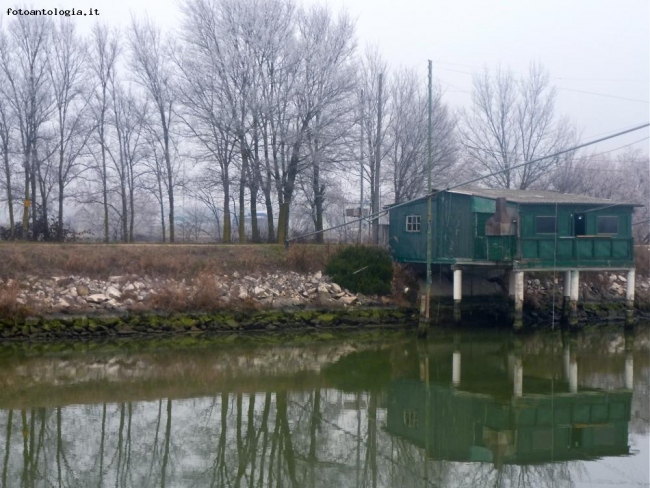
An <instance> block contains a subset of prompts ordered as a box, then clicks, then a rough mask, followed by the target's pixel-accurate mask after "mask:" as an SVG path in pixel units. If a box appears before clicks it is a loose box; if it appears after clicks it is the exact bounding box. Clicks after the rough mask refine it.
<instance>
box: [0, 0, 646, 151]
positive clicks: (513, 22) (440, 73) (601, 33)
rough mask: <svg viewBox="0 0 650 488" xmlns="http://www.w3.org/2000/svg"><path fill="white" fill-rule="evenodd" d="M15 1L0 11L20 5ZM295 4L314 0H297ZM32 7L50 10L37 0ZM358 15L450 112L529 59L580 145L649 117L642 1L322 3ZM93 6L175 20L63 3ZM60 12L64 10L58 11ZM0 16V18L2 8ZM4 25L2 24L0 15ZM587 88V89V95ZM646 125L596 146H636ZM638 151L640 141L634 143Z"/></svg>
mask: <svg viewBox="0 0 650 488" xmlns="http://www.w3.org/2000/svg"><path fill="white" fill-rule="evenodd" d="M12 2H13V0H0V5H12V6H19V4H18V3H17V2H16V3H15V4H13V3H12ZM302 2H303V3H306V4H312V3H322V2H320V0H302ZM38 3H39V5H38V6H36V8H40V5H41V4H43V6H44V7H48V8H49V7H53V6H56V5H55V4H57V5H58V4H62V3H64V2H58V1H57V2H55V1H54V0H40V2H38ZM326 3H327V4H328V5H329V6H330V7H331V9H332V10H334V11H338V10H341V9H345V10H347V12H348V13H349V14H350V15H351V16H352V17H353V18H354V19H356V25H357V35H358V43H359V48H360V52H361V51H362V50H363V49H364V48H365V47H366V46H367V45H376V46H378V48H379V50H380V52H381V53H382V55H383V56H384V57H385V59H386V61H387V62H388V64H389V65H390V66H391V67H399V66H400V65H401V66H407V67H414V68H417V69H418V70H419V71H420V72H421V74H422V77H423V80H426V69H427V68H426V67H427V60H428V59H431V60H432V61H433V62H434V64H433V66H434V78H435V79H436V80H437V81H439V82H440V83H441V85H442V87H443V89H444V90H445V91H446V97H445V98H446V101H447V103H448V104H449V105H450V106H452V107H460V106H463V105H467V104H468V103H469V101H470V97H471V95H470V92H471V85H472V73H474V72H477V71H482V70H483V68H484V67H488V68H495V67H496V66H497V65H499V64H500V65H501V66H503V67H510V68H511V69H512V70H513V71H514V72H515V73H516V74H521V75H524V74H525V73H526V71H527V69H528V65H529V63H530V62H531V61H536V62H539V63H541V64H543V65H544V66H545V67H546V68H548V70H549V72H550V74H551V77H552V83H553V84H554V85H555V86H556V87H557V88H558V104H557V109H558V113H560V114H562V115H567V116H569V117H570V118H571V120H572V121H573V122H574V123H575V124H576V125H577V126H578V128H579V129H580V130H581V133H582V139H583V140H589V139H593V138H595V137H598V136H602V135H606V134H609V133H612V132H615V131H617V130H619V129H624V128H629V127H632V126H634V125H638V124H641V123H644V122H647V121H648V120H650V104H649V103H648V100H649V99H650V1H649V0H535V1H530V0H529V1H526V0H490V1H488V0H446V1H442V0H399V1H398V0H329V1H328V2H326ZM73 5H74V6H75V7H77V8H89V7H92V8H97V9H98V10H99V13H100V16H99V17H95V18H91V17H83V18H79V19H78V21H79V24H80V26H88V25H89V24H91V23H92V22H93V21H94V19H96V18H100V19H102V20H103V21H106V22H107V23H110V24H116V25H122V26H125V25H127V24H128V22H129V18H130V15H131V13H134V14H136V15H144V14H145V13H146V14H148V15H149V16H150V17H151V18H152V19H155V20H157V21H158V22H159V24H160V25H161V27H164V28H169V29H171V28H173V27H174V26H175V25H176V23H177V22H178V19H179V18H181V17H182V15H181V10H180V5H181V4H180V2H179V1H178V0H76V1H74V2H71V4H70V7H72V6H73ZM60 6H61V7H63V8H68V7H66V6H64V5H60ZM2 16H3V17H6V11H5V9H3V11H2ZM4 20H7V19H6V18H5V19H3V21H4ZM586 92H590V93H586ZM649 134H650V132H649V131H648V130H647V129H645V130H643V131H638V132H635V133H633V134H630V135H628V136H624V137H621V138H618V139H616V140H613V141H609V142H607V143H602V144H600V145H599V146H597V148H596V149H597V150H599V151H603V150H611V149H614V148H617V147H620V146H623V145H626V144H630V143H634V142H635V141H639V140H641V139H643V138H645V137H648V135H649ZM634 147H638V148H641V149H642V150H643V151H644V152H646V153H648V152H650V151H649V150H648V148H649V145H648V140H645V141H642V142H638V143H636V144H634Z"/></svg>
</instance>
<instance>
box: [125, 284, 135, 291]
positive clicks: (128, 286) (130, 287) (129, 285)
mask: <svg viewBox="0 0 650 488" xmlns="http://www.w3.org/2000/svg"><path fill="white" fill-rule="evenodd" d="M123 289H124V291H133V290H135V286H133V283H129V284H128V285H126V286H125V287H124V288H123Z"/></svg>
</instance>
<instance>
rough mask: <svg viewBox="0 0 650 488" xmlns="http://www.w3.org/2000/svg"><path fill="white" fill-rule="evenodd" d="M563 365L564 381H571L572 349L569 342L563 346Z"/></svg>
mask: <svg viewBox="0 0 650 488" xmlns="http://www.w3.org/2000/svg"><path fill="white" fill-rule="evenodd" d="M562 365H563V366H564V368H563V369H564V379H565V380H567V381H569V376H570V374H571V347H570V346H569V343H568V341H567V342H565V343H564V344H563V345H562Z"/></svg>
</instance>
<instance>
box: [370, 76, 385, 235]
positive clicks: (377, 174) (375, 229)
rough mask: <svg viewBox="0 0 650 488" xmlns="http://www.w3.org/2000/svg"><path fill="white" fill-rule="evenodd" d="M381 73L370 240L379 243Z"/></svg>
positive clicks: (381, 79) (380, 78)
mask: <svg viewBox="0 0 650 488" xmlns="http://www.w3.org/2000/svg"><path fill="white" fill-rule="evenodd" d="M382 88H383V75H382V73H379V90H378V92H379V94H378V100H377V139H376V140H375V171H374V180H373V184H374V187H373V198H372V213H373V214H375V217H373V220H372V240H373V242H374V243H375V245H379V217H377V216H376V214H377V213H378V212H379V178H380V174H381V139H382V138H381V115H382V114H381V103H382Z"/></svg>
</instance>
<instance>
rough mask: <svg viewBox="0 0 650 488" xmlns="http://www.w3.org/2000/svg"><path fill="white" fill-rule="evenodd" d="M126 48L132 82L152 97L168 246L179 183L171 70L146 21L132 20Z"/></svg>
mask: <svg viewBox="0 0 650 488" xmlns="http://www.w3.org/2000/svg"><path fill="white" fill-rule="evenodd" d="M129 44H130V47H131V66H132V68H133V72H134V75H135V78H136V80H137V81H138V83H140V84H141V85H142V87H143V88H144V89H145V90H146V92H147V93H148V95H149V96H150V97H151V99H152V101H153V104H154V106H155V110H156V114H157V117H156V124H155V125H156V129H157V130H156V131H157V132H159V134H158V135H157V137H156V139H158V140H159V143H160V146H161V152H162V157H163V162H164V168H165V176H166V180H165V186H166V191H167V201H168V204H169V242H174V189H175V188H176V185H177V183H178V182H177V181H176V178H175V177H176V167H175V165H174V164H173V163H172V155H171V153H172V150H171V145H172V141H171V125H172V122H173V115H174V103H175V94H174V91H173V87H172V83H173V80H172V76H173V73H172V66H171V62H170V59H169V57H168V55H167V53H166V52H165V50H164V47H163V43H162V39H161V34H160V30H159V29H158V28H157V27H156V26H154V25H153V24H152V23H151V22H150V21H149V20H145V21H143V22H137V21H136V20H135V19H133V20H132V22H131V30H130V33H129Z"/></svg>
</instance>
